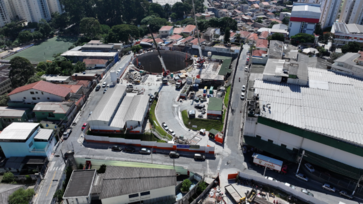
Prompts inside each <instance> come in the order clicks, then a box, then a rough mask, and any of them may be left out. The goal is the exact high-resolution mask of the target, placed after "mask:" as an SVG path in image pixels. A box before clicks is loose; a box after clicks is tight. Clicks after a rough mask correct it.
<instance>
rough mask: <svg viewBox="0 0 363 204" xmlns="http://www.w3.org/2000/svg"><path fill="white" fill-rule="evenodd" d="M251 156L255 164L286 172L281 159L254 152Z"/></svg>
mask: <svg viewBox="0 0 363 204" xmlns="http://www.w3.org/2000/svg"><path fill="white" fill-rule="evenodd" d="M252 157H253V163H254V164H255V165H258V166H262V167H267V168H269V169H271V170H275V171H277V172H279V173H283V174H286V173H287V165H283V161H280V160H278V159H275V158H271V157H268V156H265V155H262V154H257V153H254V154H253V155H252Z"/></svg>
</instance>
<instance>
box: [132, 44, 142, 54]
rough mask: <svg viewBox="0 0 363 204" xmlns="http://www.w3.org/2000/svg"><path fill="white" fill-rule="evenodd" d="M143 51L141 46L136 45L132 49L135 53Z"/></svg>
mask: <svg viewBox="0 0 363 204" xmlns="http://www.w3.org/2000/svg"><path fill="white" fill-rule="evenodd" d="M141 49H142V47H141V45H135V46H132V48H131V50H132V51H133V52H134V53H137V52H139V51H140V50H141Z"/></svg>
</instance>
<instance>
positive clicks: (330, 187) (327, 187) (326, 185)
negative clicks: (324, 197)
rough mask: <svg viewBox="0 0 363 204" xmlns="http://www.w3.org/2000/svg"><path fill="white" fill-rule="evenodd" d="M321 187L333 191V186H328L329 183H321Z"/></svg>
mask: <svg viewBox="0 0 363 204" xmlns="http://www.w3.org/2000/svg"><path fill="white" fill-rule="evenodd" d="M323 188H324V189H325V190H328V191H331V192H333V193H335V188H334V187H333V186H330V185H329V184H327V183H326V184H324V185H323Z"/></svg>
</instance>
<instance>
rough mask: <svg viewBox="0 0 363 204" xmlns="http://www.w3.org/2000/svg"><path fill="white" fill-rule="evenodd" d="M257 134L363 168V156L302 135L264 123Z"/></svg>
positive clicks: (277, 142)
mask: <svg viewBox="0 0 363 204" xmlns="http://www.w3.org/2000/svg"><path fill="white" fill-rule="evenodd" d="M255 135H258V136H261V139H262V140H265V141H267V140H272V141H273V144H276V145H281V144H284V145H286V148H288V149H291V150H292V149H293V148H295V149H300V148H302V149H305V150H308V151H310V152H313V153H315V154H318V155H321V156H323V157H326V158H329V159H332V160H336V161H339V162H341V163H344V164H347V165H349V166H353V167H356V168H363V157H360V156H357V155H355V154H351V153H348V152H345V151H342V150H339V149H336V148H334V147H331V146H328V145H325V144H322V143H319V142H315V141H312V140H309V139H305V138H302V137H300V136H297V135H294V134H291V133H288V132H285V131H281V130H278V129H275V128H273V127H269V126H266V125H262V124H259V123H258V124H257V127H256V132H255Z"/></svg>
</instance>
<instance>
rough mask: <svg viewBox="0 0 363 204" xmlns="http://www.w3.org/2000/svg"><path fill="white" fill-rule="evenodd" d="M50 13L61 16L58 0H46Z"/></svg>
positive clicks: (61, 9) (61, 7) (61, 11)
mask: <svg viewBox="0 0 363 204" xmlns="http://www.w3.org/2000/svg"><path fill="white" fill-rule="evenodd" d="M47 1H48V6H49V10H50V13H51V14H52V13H56V12H58V13H59V14H62V13H63V12H64V10H63V6H62V4H61V3H60V2H59V0H47Z"/></svg>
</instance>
